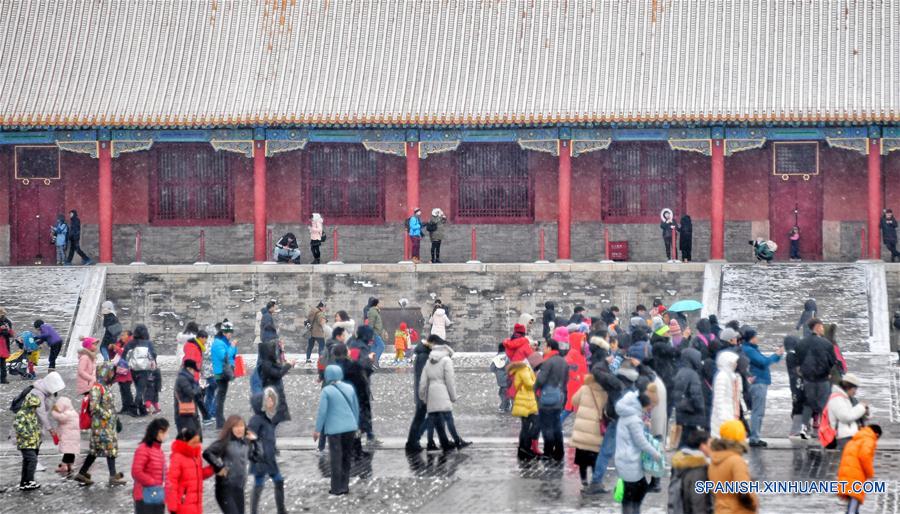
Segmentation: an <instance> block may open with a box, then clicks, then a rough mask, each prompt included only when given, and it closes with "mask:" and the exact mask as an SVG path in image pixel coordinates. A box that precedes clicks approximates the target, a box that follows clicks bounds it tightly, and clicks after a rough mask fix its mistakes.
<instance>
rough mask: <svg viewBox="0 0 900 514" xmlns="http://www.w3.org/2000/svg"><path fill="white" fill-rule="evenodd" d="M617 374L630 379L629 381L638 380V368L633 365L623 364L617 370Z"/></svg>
mask: <svg viewBox="0 0 900 514" xmlns="http://www.w3.org/2000/svg"><path fill="white" fill-rule="evenodd" d="M616 375H618V376H620V377H622V378H624V379H625V380H628V381H629V382H636V381H637V379H638V372H637V370H636V369H634V368H631V367H625V366H622V367H620V368H619V369H617V370H616Z"/></svg>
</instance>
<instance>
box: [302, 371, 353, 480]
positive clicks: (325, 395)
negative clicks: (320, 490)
mask: <svg viewBox="0 0 900 514" xmlns="http://www.w3.org/2000/svg"><path fill="white" fill-rule="evenodd" d="M343 378H344V372H343V370H341V367H340V366H336V365H334V364H332V365H329V366H328V367H326V368H325V387H323V388H322V392H321V393H320V396H319V411H318V413H317V415H316V429H315V432H313V440H314V441H318V440H319V438H320V437H327V438H328V449H329V454H330V456H331V489H329V491H328V494H332V495H335V496H340V495H344V494H348V493H349V492H350V464H351V457H352V454H353V442H354V439H355V438H356V434H357V428H358V427H359V403H358V402H357V398H356V394H355V393H354V391H353V386H351V385H350V384H348V383H345V382H343V381H342V380H343Z"/></svg>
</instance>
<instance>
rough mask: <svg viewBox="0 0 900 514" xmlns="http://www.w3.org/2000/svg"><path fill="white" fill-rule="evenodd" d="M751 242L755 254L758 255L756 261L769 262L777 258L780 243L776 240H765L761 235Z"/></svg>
mask: <svg viewBox="0 0 900 514" xmlns="http://www.w3.org/2000/svg"><path fill="white" fill-rule="evenodd" d="M750 244H751V245H752V246H753V255H754V256H755V257H756V262H765V263H766V264H768V263H770V262H772V259H774V258H775V251H776V250H778V245H776V244H775V242H774V241H765V240H763V238H761V237H759V238H757V239H756V241H750Z"/></svg>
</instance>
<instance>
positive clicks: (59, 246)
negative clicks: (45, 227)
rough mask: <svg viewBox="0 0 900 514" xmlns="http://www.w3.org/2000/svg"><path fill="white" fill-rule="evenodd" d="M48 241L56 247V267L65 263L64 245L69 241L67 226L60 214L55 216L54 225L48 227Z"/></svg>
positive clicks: (64, 218)
mask: <svg viewBox="0 0 900 514" xmlns="http://www.w3.org/2000/svg"><path fill="white" fill-rule="evenodd" d="M50 239H51V240H52V241H53V245H54V246H55V247H56V265H57V266H62V265H63V264H65V263H66V243H67V242H68V241H69V226H68V225H66V217H65V216H63V215H62V214H58V215H57V216H56V224H54V225H53V226H52V227H50Z"/></svg>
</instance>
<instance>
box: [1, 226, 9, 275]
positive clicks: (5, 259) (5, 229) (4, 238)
mask: <svg viewBox="0 0 900 514" xmlns="http://www.w3.org/2000/svg"><path fill="white" fill-rule="evenodd" d="M9 250H10V245H9V225H0V266H8V265H9V259H10V256H9Z"/></svg>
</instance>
